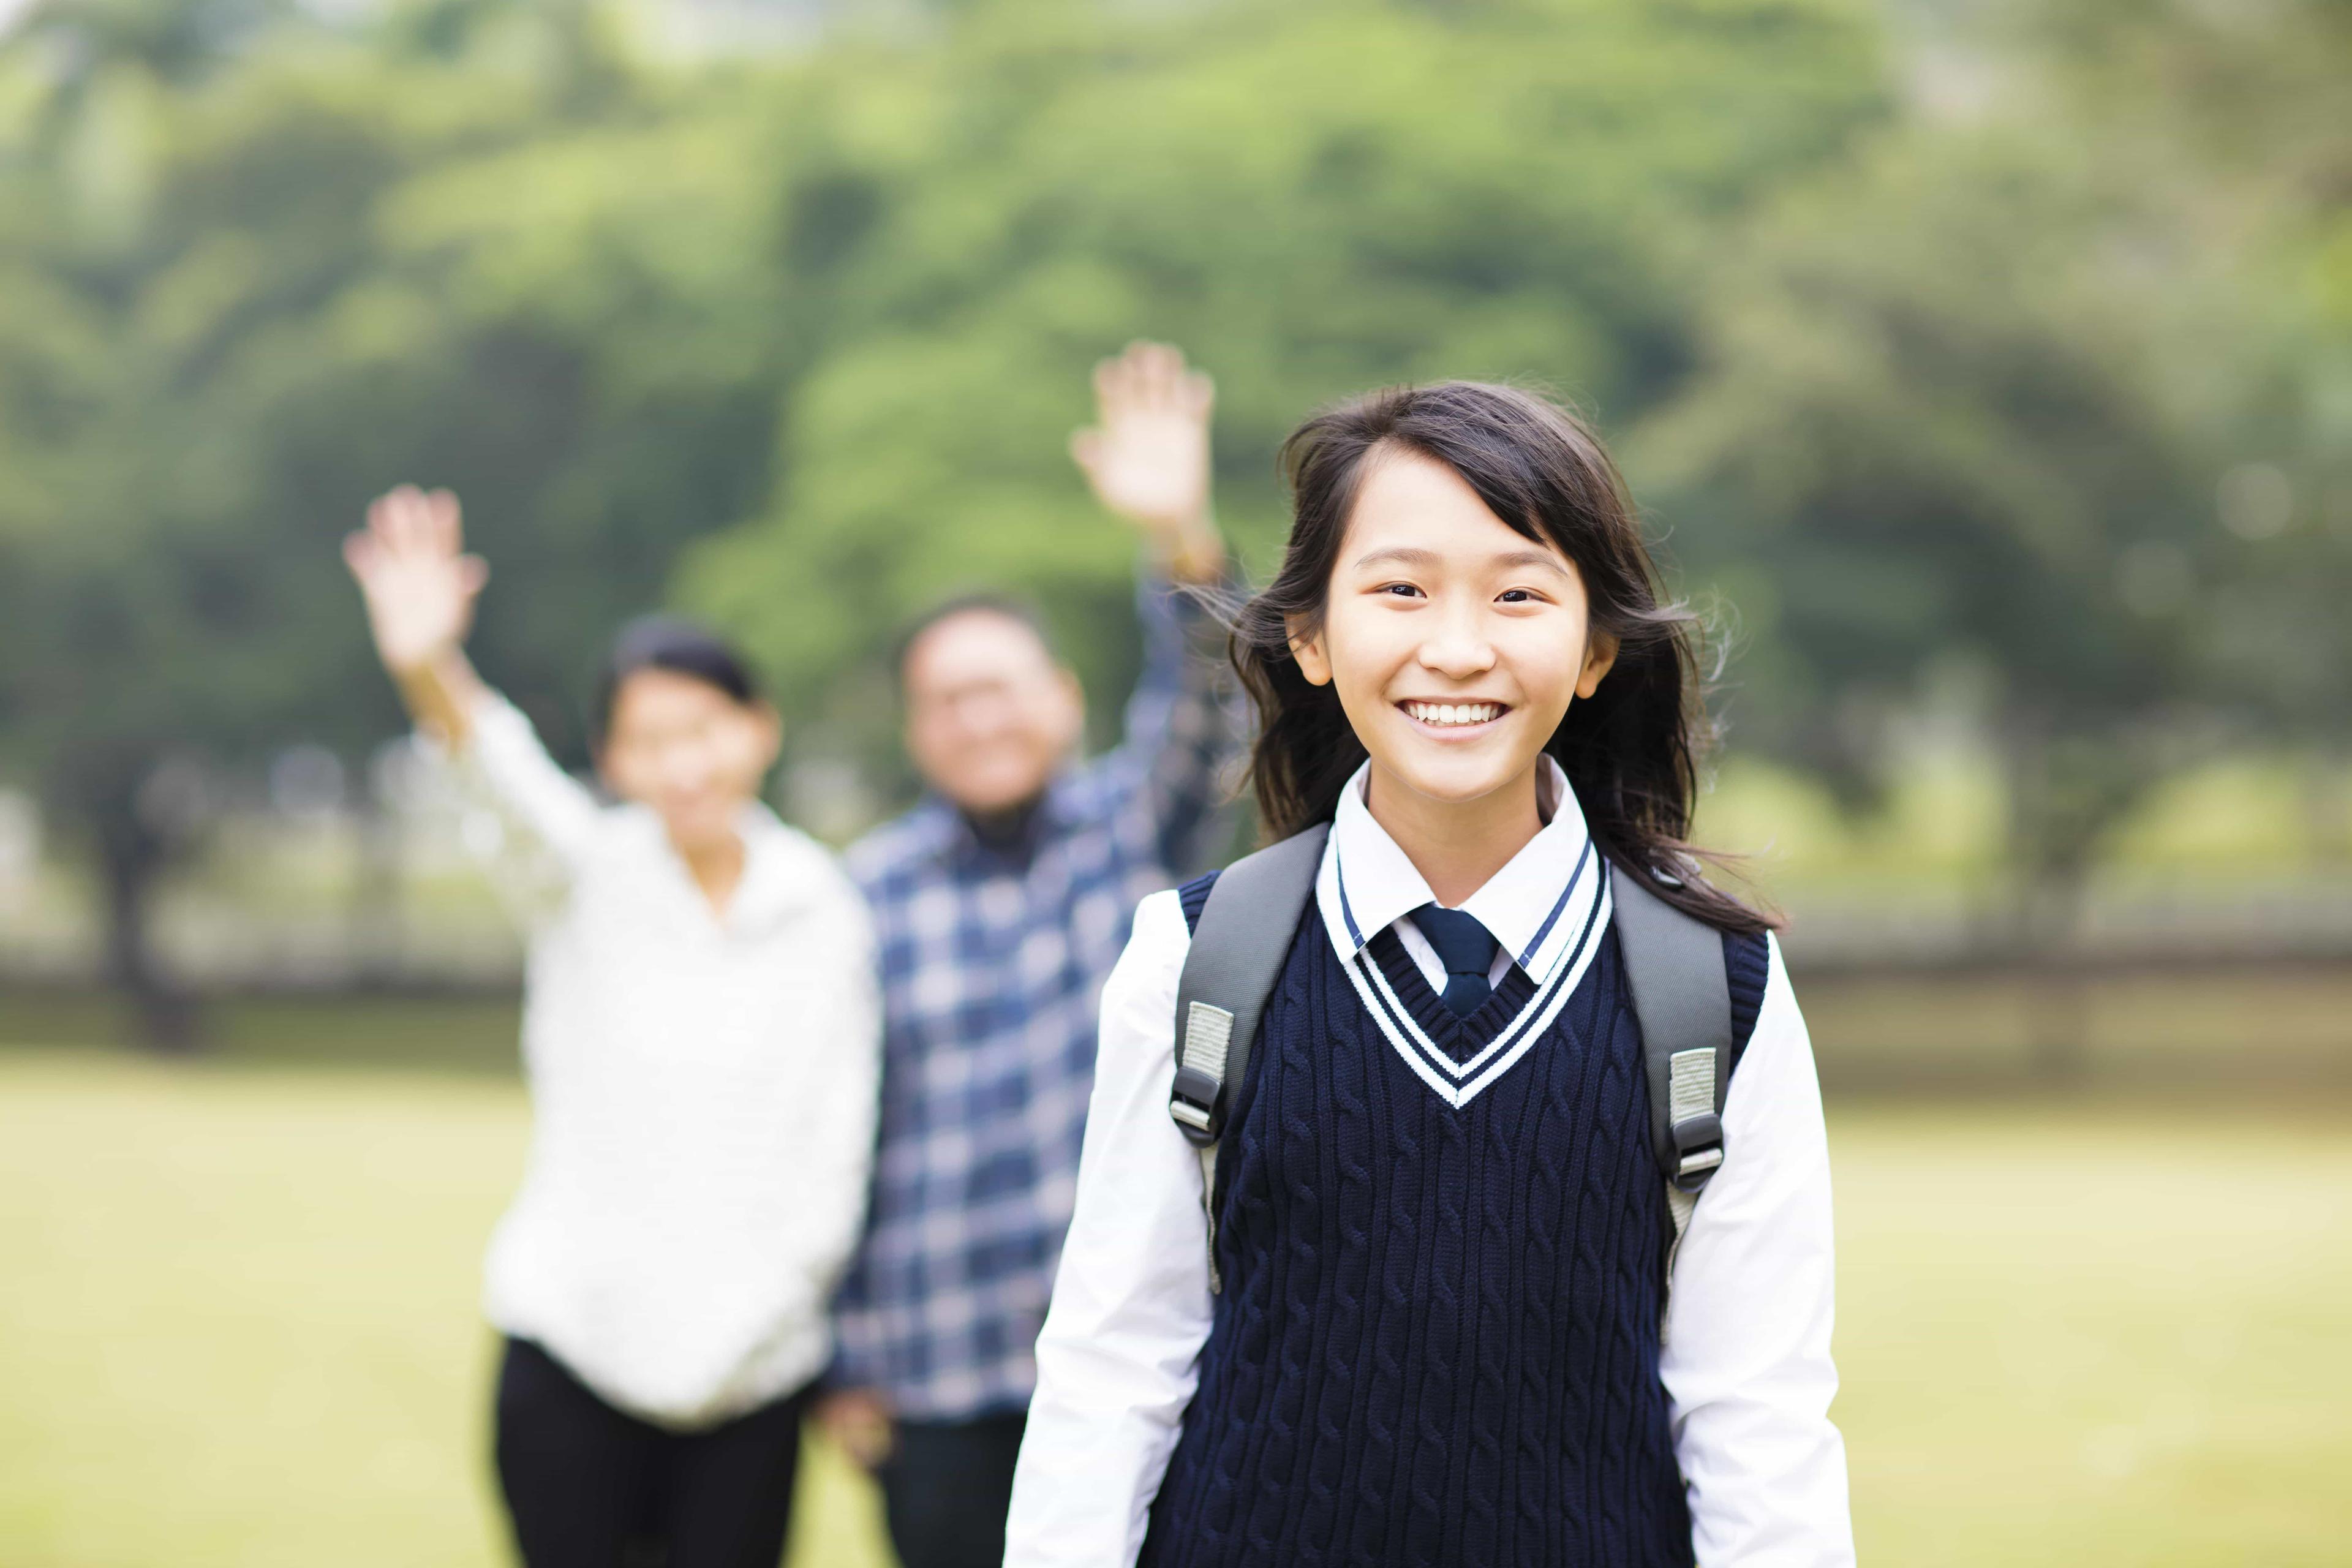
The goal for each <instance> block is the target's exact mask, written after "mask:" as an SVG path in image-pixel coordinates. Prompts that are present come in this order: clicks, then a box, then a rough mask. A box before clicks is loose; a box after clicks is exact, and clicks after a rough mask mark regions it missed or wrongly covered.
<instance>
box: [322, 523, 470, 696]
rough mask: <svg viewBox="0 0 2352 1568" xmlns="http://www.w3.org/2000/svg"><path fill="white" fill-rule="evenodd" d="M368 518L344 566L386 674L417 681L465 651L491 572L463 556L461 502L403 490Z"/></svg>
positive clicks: (346, 545)
mask: <svg viewBox="0 0 2352 1568" xmlns="http://www.w3.org/2000/svg"><path fill="white" fill-rule="evenodd" d="M367 515H368V525H367V527H366V528H364V529H362V530H361V531H359V532H357V533H353V534H352V535H350V536H349V537H347V538H346V539H345V540H344V541H343V560H344V562H345V563H347V564H348V565H349V566H350V567H351V569H352V576H353V577H355V578H357V579H358V580H359V584H360V593H361V595H362V596H363V597H364V598H365V599H366V600H367V613H368V628H369V630H370V631H372V632H373V634H374V636H375V647H376V652H377V654H378V655H379V656H380V657H381V658H383V663H384V668H386V669H389V670H390V671H392V673H393V674H394V675H395V676H399V675H404V674H409V673H412V672H415V671H417V670H421V669H423V668H425V667H427V666H429V665H431V664H433V663H434V662H435V661H436V660H437V659H439V658H442V657H443V656H444V655H446V654H450V653H453V652H456V651H457V649H458V648H460V647H463V646H464V644H465V641H466V634H467V631H468V630H469V629H471V627H472V626H473V622H474V600H475V597H476V596H477V595H479V594H480V593H481V591H482V584H484V583H486V582H488V580H489V575H490V569H489V567H488V565H487V564H485V563H483V561H482V559H481V557H479V556H478V555H467V554H465V553H464V552H463V551H464V546H465V533H464V526H463V523H462V521H461V520H460V515H459V512H458V509H457V497H456V496H454V495H451V494H450V493H449V492H448V491H447V490H434V491H431V492H429V493H428V492H426V491H424V490H420V489H417V488H416V487H415V485H403V486H401V487H400V488H399V489H395V490H393V491H390V492H389V493H387V494H385V495H383V496H380V497H378V498H377V499H376V500H375V501H374V502H373V504H372V505H370V506H369V508H368V514H367Z"/></svg>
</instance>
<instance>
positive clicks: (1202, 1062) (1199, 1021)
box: [1168, 823, 1331, 1290]
mask: <svg viewBox="0 0 2352 1568" xmlns="http://www.w3.org/2000/svg"><path fill="white" fill-rule="evenodd" d="M1330 831H1331V826H1330V824H1328V823H1318V824H1316V825H1315V826H1312V827H1310V828H1308V829H1307V830H1306V831H1305V832H1304V833H1299V834H1295V835H1293V836H1292V837H1288V838H1286V839H1284V840H1282V841H1281V842H1280V843H1278V844H1273V845H1269V846H1267V847H1265V848H1264V849H1261V850H1259V851H1257V852H1256V853H1255V854H1254V855H1245V856H1244V857H1243V858H1240V859H1238V860H1236V861H1234V863H1233V864H1232V865H1231V866H1228V867H1226V868H1225V869H1224V870H1223V872H1222V873H1221V874H1220V875H1219V876H1218V878H1217V879H1216V881H1215V882H1214V883H1213V884H1212V885H1211V887H1210V889H1209V901H1208V903H1207V904H1206V905H1205V906H1204V907H1203V908H1202V910H1201V916H1200V919H1199V920H1198V921H1195V922H1194V924H1193V927H1192V947H1191V949H1190V950H1188V951H1187V952H1186V953H1185V955H1184V971H1183V974H1182V976H1181V978H1180V979H1179V980H1178V981H1177V983H1176V1079H1175V1082H1174V1083H1173V1085H1171V1089H1170V1093H1169V1097H1168V1114H1169V1116H1170V1117H1171V1118H1172V1119H1173V1120H1174V1121H1175V1123H1176V1130H1177V1131H1180V1132H1181V1133H1183V1134H1184V1137H1185V1140H1186V1142H1190V1143H1191V1144H1192V1146H1193V1147H1194V1148H1195V1149H1197V1150H1199V1151H1200V1152H1201V1195H1202V1202H1203V1203H1204V1204H1206V1205H1207V1206H1208V1211H1209V1289H1212V1290H1217V1289H1222V1288H1223V1282H1222V1281H1221V1280H1220V1279H1218V1278H1217V1255H1216V1246H1217V1209H1216V1195H1217V1149H1218V1143H1219V1140H1220V1139H1222V1138H1223V1135H1224V1131H1225V1117H1226V1114H1227V1112H1229V1111H1230V1110H1232V1109H1233V1101H1234V1096H1235V1095H1236V1094H1238V1093H1240V1091H1241V1082H1242V1071H1243V1069H1244V1068H1246V1067H1247V1066H1248V1065H1249V1053H1250V1045H1251V1042H1252V1041H1253V1040H1255V1038H1256V1037H1257V1023H1258V1016H1259V1015H1260V1014H1261V1013H1263V1012H1264V1011H1265V999H1266V996H1267V994H1269V993H1271V992H1272V991H1273V989H1274V983H1275V980H1276V977H1277V976H1279V975H1280V974H1281V973H1282V965H1283V963H1284V961H1285V960H1286V958H1287V957H1288V956H1289V953H1290V942H1291V938H1292V937H1293V936H1294V935H1295V934H1297V930H1298V919H1299V916H1300V915H1302V914H1303V913H1305V912H1306V909H1307V900H1309V899H1310V898H1312V897H1314V894H1315V878H1316V874H1317V873H1318V871H1320V870H1321V869H1322V866H1323V841H1324V840H1325V839H1326V838H1327V837H1329V836H1330Z"/></svg>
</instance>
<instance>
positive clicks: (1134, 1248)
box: [1004, 892, 1210, 1568]
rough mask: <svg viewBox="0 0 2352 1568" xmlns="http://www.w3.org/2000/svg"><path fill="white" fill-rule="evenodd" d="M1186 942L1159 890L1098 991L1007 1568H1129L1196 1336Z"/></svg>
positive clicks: (1201, 1258) (1198, 1208)
mask: <svg viewBox="0 0 2352 1568" xmlns="http://www.w3.org/2000/svg"><path fill="white" fill-rule="evenodd" d="M1191 945H1192V934H1191V932H1190V931H1188V930H1187V929H1186V927H1185V924H1184V911H1183V908H1182V906H1181V904H1180V903H1178V901H1177V897H1176V895H1175V894H1174V893H1172V892H1167V893H1155V894H1153V895H1152V896H1151V897H1150V898H1148V899H1146V900H1143V902H1142V904H1141V905H1139V907H1138V908H1137V910H1136V912H1135V934H1134V935H1133V936H1132V937H1131V938H1130V939H1129V942H1128V944H1127V951H1126V952H1124V953H1123V954H1121V955H1120V957H1119V961H1118V966H1117V967H1116V968H1114V969H1113V970H1112V971H1111V973H1110V979H1109V980H1108V982H1107V983H1106V984H1105V985H1104V987H1103V998H1102V1034H1101V1041H1100V1046H1099V1047H1098V1053H1099V1054H1098V1055H1097V1059H1096V1065H1095V1087H1094V1098H1093V1100H1092V1102H1091V1104H1090V1107H1089V1110H1088V1113H1087V1135H1086V1145H1085V1150H1084V1152H1083V1153H1082V1154H1081V1155H1080V1156H1079V1160H1078V1191H1077V1206H1076V1213H1075V1214H1074V1215H1073V1216H1072V1218H1071V1222H1070V1232H1069V1240H1068V1241H1067V1243H1066V1245H1065V1246H1064V1247H1063V1250H1062V1264H1061V1270H1060V1272H1059V1273H1058V1274H1057V1275H1056V1276H1055V1282H1054V1300H1053V1305H1052V1308H1051V1309H1050V1310H1049V1311H1048V1312H1047V1313H1046V1317H1045V1331H1044V1332H1043V1333H1042V1334H1041V1335H1040V1336H1039V1338H1038V1341H1037V1394H1036V1397H1035V1398H1034V1400H1033V1401H1032V1402H1031V1404H1030V1406H1029V1427H1028V1434H1027V1436H1025V1437H1024V1440H1023V1442H1022V1445H1021V1462H1020V1465H1019V1468H1017V1469H1016V1471H1015V1472H1014V1475H1013V1507H1012V1513H1011V1517H1010V1519H1009V1520H1008V1521H1007V1523H1006V1527H1005V1553H1004V1561H1005V1563H1006V1568H1050V1565H1058V1564H1067V1565H1069V1568H1128V1565H1129V1564H1132V1563H1134V1562H1135V1559H1136V1554H1137V1552H1139V1551H1140V1550H1141V1549H1142V1545H1143V1531H1144V1523H1145V1519H1146V1516H1147V1514H1148V1513H1149V1511H1150V1507H1151V1501H1152V1499H1153V1498H1154V1497H1156V1496H1157V1495H1158V1494H1159V1491H1160V1480H1161V1479H1162V1478H1163V1477H1164V1476H1165V1475H1166V1474H1167V1470H1168V1458H1169V1456H1170V1455H1171V1453H1173V1452H1174V1451H1175V1447H1176V1439H1177V1436H1178V1434H1179V1431H1180V1427H1181V1422H1182V1419H1183V1415H1184V1407H1185V1406H1186V1405H1188V1404H1189V1403H1190V1402H1191V1400H1192V1390H1193V1386H1194V1384H1195V1383H1196V1381H1197V1379H1198V1376H1199V1361H1200V1353H1201V1346H1202V1343H1204V1342H1206V1341H1207V1339H1208V1337H1209V1321H1210V1298H1209V1252H1208V1230H1207V1226H1206V1221H1205V1216H1204V1215H1203V1212H1202V1198H1201V1184H1202V1173H1201V1160H1200V1155H1199V1154H1198V1153H1197V1152H1195V1151H1194V1150H1193V1148H1192V1145H1191V1144H1190V1143H1188V1142H1185V1141H1184V1138H1183V1135H1182V1134H1181V1133H1180V1132H1178V1131H1177V1130H1176V1124H1175V1123H1174V1122H1173V1121H1171V1120H1170V1119H1169V1115H1168V1093H1169V1088H1170V1084H1171V1080H1172V1079H1173V1078H1174V1076H1175V1058H1176V1042H1175V1029H1176V982H1177V978H1178V976H1179V974H1180V973H1181V972H1182V970H1183V967H1184V954H1185V952H1186V951H1187V950H1188V949H1189V948H1190V947H1191Z"/></svg>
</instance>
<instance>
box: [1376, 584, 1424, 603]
mask: <svg viewBox="0 0 2352 1568" xmlns="http://www.w3.org/2000/svg"><path fill="white" fill-rule="evenodd" d="M1380 591H1381V593H1383V594H1394V595H1396V596H1397V597H1398V598H1400V599H1410V598H1413V597H1415V596H1417V595H1419V594H1420V593H1421V590H1420V589H1418V588H1416V587H1414V586H1413V585H1412V584H1410V583H1383V584H1381V589H1380Z"/></svg>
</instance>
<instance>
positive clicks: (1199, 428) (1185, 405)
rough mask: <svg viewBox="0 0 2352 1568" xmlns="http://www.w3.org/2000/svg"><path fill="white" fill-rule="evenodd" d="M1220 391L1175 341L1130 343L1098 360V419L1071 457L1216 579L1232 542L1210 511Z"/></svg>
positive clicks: (1077, 438)
mask: <svg viewBox="0 0 2352 1568" xmlns="http://www.w3.org/2000/svg"><path fill="white" fill-rule="evenodd" d="M1215 401H1216V390H1215V388H1214V387H1213V385H1212V384H1210V381H1209V378H1208V377H1207V376H1206V375H1203V374H1201V373H1200V372H1199V371H1196V370H1193V369H1192V368H1190V367H1189V366H1187V365H1186V364H1185V363H1184V356H1183V354H1182V353H1180V352H1179V351H1177V350H1176V349H1173V348H1171V347H1170V346H1168V345H1167V344H1166V343H1146V342H1137V343H1129V345H1128V346H1127V351H1126V352H1125V353H1121V354H1119V355H1118V357H1117V358H1115V359H1107V360H1105V361H1103V362H1102V363H1100V364H1098V365H1097V366H1095V423H1094V425H1093V426H1090V427H1088V428H1087V429H1084V430H1080V431H1078V432H1076V434H1075V435H1073V436H1072V437H1070V456H1071V457H1072V458H1076V461H1077V465H1078V467H1079V468H1081V469H1083V470H1085V472H1086V476H1087V483H1088V484H1090V485H1092V486H1093V487H1094V492H1095V495H1096V497H1097V499H1099V500H1101V501H1102V503H1103V505H1104V506H1106V507H1108V509H1110V510H1112V511H1115V512H1117V513H1118V515H1119V516H1121V517H1123V518H1126V519H1127V520H1129V521H1131V522H1133V523H1135V524H1136V525H1137V526H1139V528H1141V529H1142V530H1143V531H1145V532H1146V533H1147V534H1148V535H1150V538H1151V540H1152V542H1153V543H1154V544H1155V545H1156V546H1157V547H1158V548H1159V549H1160V552H1161V554H1162V555H1163V556H1164V557H1165V558H1166V560H1167V562H1168V563H1169V565H1170V566H1171V569H1173V570H1175V571H1176V572H1177V574H1179V575H1180V576H1188V577H1211V576H1214V575H1215V574H1216V573H1217V572H1218V571H1219V570H1220V569H1222V567H1223V563H1224V549H1223V543H1222V542H1220V541H1219V540H1218V538H1217V531H1216V528H1215V525H1214V524H1213V523H1212V522H1211V521H1210V519H1209V410H1210V408H1211V406H1212V405H1213V404H1214V403H1215Z"/></svg>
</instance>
